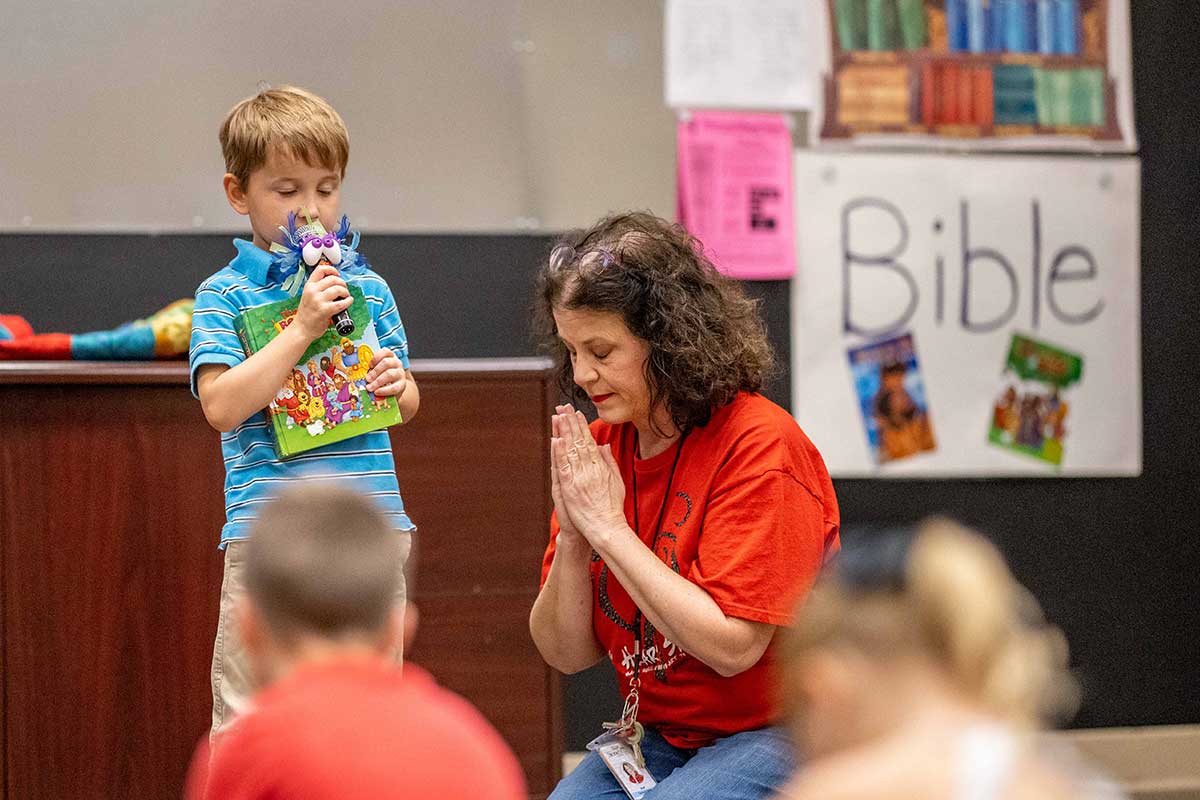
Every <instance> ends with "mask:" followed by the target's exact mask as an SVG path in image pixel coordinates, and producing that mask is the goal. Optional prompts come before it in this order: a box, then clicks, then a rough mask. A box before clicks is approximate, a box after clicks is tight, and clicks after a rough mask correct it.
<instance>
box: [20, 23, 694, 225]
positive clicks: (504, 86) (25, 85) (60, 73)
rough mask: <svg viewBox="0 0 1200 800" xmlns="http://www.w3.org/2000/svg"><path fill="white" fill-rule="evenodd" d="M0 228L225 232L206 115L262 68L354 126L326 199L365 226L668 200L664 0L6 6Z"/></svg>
mask: <svg viewBox="0 0 1200 800" xmlns="http://www.w3.org/2000/svg"><path fill="white" fill-rule="evenodd" d="M11 5H12V7H11V8H9V9H8V10H7V11H6V13H5V15H4V16H5V21H4V25H3V30H2V31H0V43H2V45H3V46H0V98H2V102H3V105H4V116H5V124H4V125H3V126H0V180H2V181H3V185H4V187H5V189H4V191H3V192H0V230H23V229H32V230H113V229H115V230H174V231H178V230H189V229H192V228H197V229H201V230H213V229H217V230H227V229H230V228H238V227H240V222H239V220H238V218H237V217H236V215H234V214H233V212H232V211H230V210H229V209H228V208H227V207H226V205H225V201H224V198H223V196H222V194H221V191H220V178H221V175H222V173H223V172H224V168H223V165H222V161H221V156H220V152H219V147H218V145H217V141H216V132H217V128H218V125H219V124H220V121H221V119H222V117H223V115H224V113H225V111H226V110H227V109H228V108H229V106H231V105H232V104H233V103H234V102H236V101H237V100H239V99H241V98H242V97H244V96H246V95H249V94H252V93H254V92H255V91H256V87H257V85H258V83H259V82H260V81H266V82H270V83H285V82H291V83H296V84H299V85H302V86H306V87H308V88H311V89H312V90H314V91H316V92H318V93H319V94H322V95H324V96H325V97H326V98H328V99H329V100H330V101H331V102H332V103H333V104H334V105H335V106H336V107H337V108H338V110H339V111H340V112H341V113H342V114H343V116H344V117H345V118H346V120H347V122H348V124H349V126H350V131H351V141H352V147H351V161H350V173H349V176H348V181H347V185H346V189H345V195H344V198H345V199H344V201H343V210H344V211H346V212H347V213H349V214H351V217H352V219H354V220H356V221H357V222H360V223H362V222H363V221H364V220H365V224H364V225H363V227H366V228H368V229H370V230H376V231H446V232H460V231H483V230H491V231H495V230H519V229H527V228H536V227H541V228H544V229H551V230H553V229H561V228H564V227H568V226H572V225H579V224H585V223H587V222H588V221H590V220H591V219H592V218H594V217H596V216H598V215H600V214H602V213H603V212H605V211H607V210H609V209H615V208H624V207H641V208H650V209H652V210H654V211H656V212H658V213H662V214H666V215H670V214H671V213H673V210H674V202H673V192H674V161H673V159H674V124H673V121H674V117H673V116H672V114H671V113H670V112H669V111H668V110H667V109H666V108H665V106H664V104H663V100H662V3H661V0H605V2H603V3H594V2H585V0H438V2H436V3H431V2H428V1H427V0H357V1H352V2H348V3H345V4H341V5H338V4H332V5H331V4H328V3H325V4H315V3H312V4H309V3H303V2H301V3H294V2H293V3H285V2H280V1H279V0H260V1H258V2H253V3H245V2H241V0H205V1H204V2H180V3H162V2H158V1H157V0H119V1H118V2H115V3H114V2H105V3H100V2H90V1H89V2H68V1H67V0H47V2H45V3H24V4H21V3H18V4H11Z"/></svg>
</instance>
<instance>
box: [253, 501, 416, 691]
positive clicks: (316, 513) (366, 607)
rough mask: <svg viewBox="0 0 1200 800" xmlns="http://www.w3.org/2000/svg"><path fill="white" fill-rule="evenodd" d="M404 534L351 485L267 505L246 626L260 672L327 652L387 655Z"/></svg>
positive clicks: (256, 540) (267, 674)
mask: <svg viewBox="0 0 1200 800" xmlns="http://www.w3.org/2000/svg"><path fill="white" fill-rule="evenodd" d="M401 544H402V543H401V539H400V536H399V535H397V533H396V531H395V530H393V529H392V527H391V525H390V524H389V523H388V521H387V519H386V517H384V516H383V514H382V513H381V512H380V511H379V510H378V509H377V508H376V507H375V505H374V504H373V502H372V501H371V500H369V499H368V498H365V497H363V495H362V494H361V493H358V492H355V491H352V490H350V489H348V488H341V487H332V486H328V485H320V484H308V485H306V486H298V487H294V488H292V489H289V490H287V491H286V492H283V493H281V494H280V495H279V497H277V498H276V499H275V500H273V501H272V502H271V503H270V504H269V505H267V506H266V507H265V508H264V509H263V510H262V513H261V514H260V515H259V517H258V519H257V520H256V521H255V524H254V528H253V531H252V533H251V536H250V539H249V542H248V545H247V549H246V595H247V597H246V601H245V603H244V604H243V607H242V613H241V623H242V629H243V632H244V633H246V634H248V636H247V638H246V645H247V649H248V651H249V652H250V654H251V656H252V657H253V658H254V662H255V664H256V669H257V671H258V672H259V673H260V675H261V677H262V678H264V679H265V680H268V681H269V680H270V679H271V678H272V676H273V675H274V674H277V673H278V672H279V671H281V670H283V669H286V668H287V667H288V666H290V665H293V664H294V663H296V662H297V661H300V660H304V658H305V657H306V655H305V654H306V653H313V652H316V651H319V650H323V651H324V652H329V650H330V648H342V649H353V650H358V651H371V652H375V653H378V654H380V655H383V654H386V653H387V652H389V651H390V650H391V649H392V648H393V647H394V646H395V645H396V644H397V643H398V640H399V637H400V633H401V631H400V628H401V621H400V618H399V615H397V614H394V613H393V609H394V604H395V596H396V593H397V591H398V590H399V588H400V574H401V568H402V558H403V551H402V549H401Z"/></svg>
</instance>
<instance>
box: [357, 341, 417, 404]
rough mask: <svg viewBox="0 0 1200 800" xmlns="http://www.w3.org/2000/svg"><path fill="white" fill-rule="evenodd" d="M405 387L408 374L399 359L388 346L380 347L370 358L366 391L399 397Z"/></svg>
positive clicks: (383, 395) (381, 395)
mask: <svg viewBox="0 0 1200 800" xmlns="http://www.w3.org/2000/svg"><path fill="white" fill-rule="evenodd" d="M407 388H408V376H407V375H406V374H405V372H404V365H403V364H401V363H400V359H398V358H396V355H395V354H394V353H393V352H392V351H391V350H389V349H388V348H386V347H382V348H380V349H379V350H378V352H376V353H375V357H374V358H372V359H371V368H370V369H369V370H367V391H368V392H372V393H374V394H377V395H379V396H380V397H395V398H397V399H399V397H400V395H402V394H404V390H405V389H407Z"/></svg>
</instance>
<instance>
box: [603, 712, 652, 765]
mask: <svg viewBox="0 0 1200 800" xmlns="http://www.w3.org/2000/svg"><path fill="white" fill-rule="evenodd" d="M602 727H603V728H604V730H606V731H608V732H609V733H611V734H612V735H613V736H620V737H621V738H622V739H624V740H625V742H626V743H627V744H628V745H629V747H630V749H632V750H633V755H634V758H636V759H637V765H638V769H645V768H646V758H645V756H643V755H642V739H644V738H645V737H646V729H645V728H643V727H642V723H640V722H636V721H634V722H630V721H629V720H625V719H623V720H620V721H619V722H606V723H604V725H603V726H602Z"/></svg>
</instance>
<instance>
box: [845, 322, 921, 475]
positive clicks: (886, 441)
mask: <svg viewBox="0 0 1200 800" xmlns="http://www.w3.org/2000/svg"><path fill="white" fill-rule="evenodd" d="M849 357H850V373H851V375H852V377H853V379H854V391H855V394H857V396H858V402H859V406H860V408H861V409H862V416H863V425H864V427H865V428H866V431H867V444H868V446H869V447H870V449H871V454H872V456H873V457H874V459H875V463H876V464H886V463H888V462H891V461H899V460H900V459H903V458H909V457H911V456H914V455H916V454H918V453H923V452H928V451H932V450H936V449H937V442H936V441H935V439H934V435H933V422H932V420H930V417H929V402H928V400H927V398H926V396H925V383H924V381H922V379H921V369H920V366H919V365H918V364H917V350H916V346H915V344H914V342H913V336H912V334H911V333H906V334H903V335H900V336H896V337H894V338H891V339H885V340H883V341H879V342H874V343H872V344H868V345H864V346H862V347H857V348H853V349H851V350H850V351H849Z"/></svg>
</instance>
